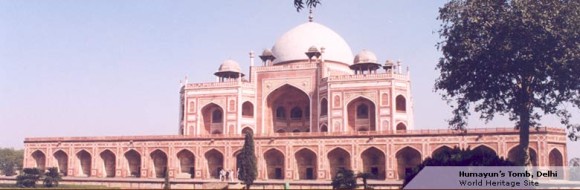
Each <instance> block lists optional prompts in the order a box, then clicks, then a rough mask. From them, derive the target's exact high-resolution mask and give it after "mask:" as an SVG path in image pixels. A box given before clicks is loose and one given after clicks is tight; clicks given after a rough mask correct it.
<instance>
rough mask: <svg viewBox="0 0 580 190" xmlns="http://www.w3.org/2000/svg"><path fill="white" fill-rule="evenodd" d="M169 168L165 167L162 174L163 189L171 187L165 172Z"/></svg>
mask: <svg viewBox="0 0 580 190" xmlns="http://www.w3.org/2000/svg"><path fill="white" fill-rule="evenodd" d="M168 170H169V169H167V167H165V171H164V172H165V174H164V176H165V177H164V180H163V189H171V183H170V182H169V175H168V174H169V173H168V172H167V171H168Z"/></svg>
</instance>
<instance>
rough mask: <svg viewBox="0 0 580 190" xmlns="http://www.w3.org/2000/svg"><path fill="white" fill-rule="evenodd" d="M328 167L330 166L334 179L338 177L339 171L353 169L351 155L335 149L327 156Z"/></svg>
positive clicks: (340, 149) (338, 148)
mask: <svg viewBox="0 0 580 190" xmlns="http://www.w3.org/2000/svg"><path fill="white" fill-rule="evenodd" d="M327 157H328V162H329V163H328V165H329V166H330V175H331V177H332V178H334V177H335V176H336V173H337V172H338V170H339V169H341V168H344V169H348V170H350V169H351V165H350V153H349V152H348V151H346V150H344V149H342V148H340V147H337V148H334V149H332V150H331V151H329V152H328V154H327Z"/></svg>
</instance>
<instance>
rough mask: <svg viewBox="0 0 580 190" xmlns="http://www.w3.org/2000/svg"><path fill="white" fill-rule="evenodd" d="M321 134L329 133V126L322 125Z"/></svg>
mask: <svg viewBox="0 0 580 190" xmlns="http://www.w3.org/2000/svg"><path fill="white" fill-rule="evenodd" d="M319 131H320V132H328V126H326V124H322V125H321V126H320V130H319Z"/></svg>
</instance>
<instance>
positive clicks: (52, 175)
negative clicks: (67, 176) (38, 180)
mask: <svg viewBox="0 0 580 190" xmlns="http://www.w3.org/2000/svg"><path fill="white" fill-rule="evenodd" d="M61 179H62V177H61V176H60V173H58V168H56V167H52V168H48V172H46V174H45V177H44V180H43V182H44V186H45V187H58V182H59V181H60V180H61Z"/></svg>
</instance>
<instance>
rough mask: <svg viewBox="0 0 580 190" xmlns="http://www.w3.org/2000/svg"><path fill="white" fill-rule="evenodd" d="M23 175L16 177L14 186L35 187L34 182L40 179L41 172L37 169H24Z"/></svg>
mask: <svg viewBox="0 0 580 190" xmlns="http://www.w3.org/2000/svg"><path fill="white" fill-rule="evenodd" d="M22 171H23V173H22V174H20V175H18V176H16V186H18V187H36V182H37V181H38V180H39V179H40V178H41V177H42V171H41V170H40V169H38V168H24V169H22Z"/></svg>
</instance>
